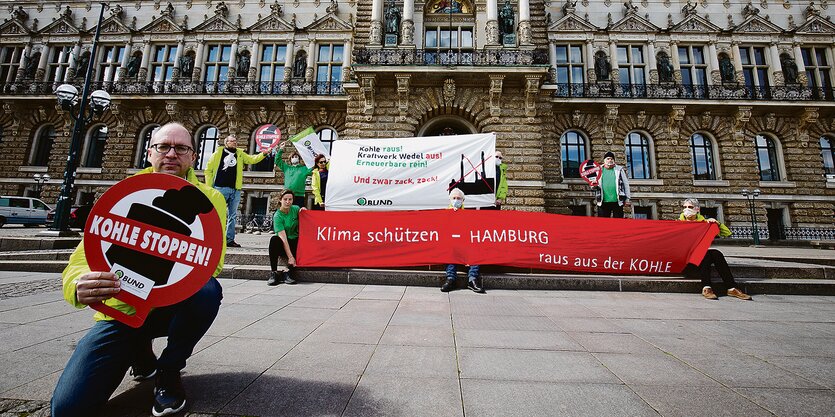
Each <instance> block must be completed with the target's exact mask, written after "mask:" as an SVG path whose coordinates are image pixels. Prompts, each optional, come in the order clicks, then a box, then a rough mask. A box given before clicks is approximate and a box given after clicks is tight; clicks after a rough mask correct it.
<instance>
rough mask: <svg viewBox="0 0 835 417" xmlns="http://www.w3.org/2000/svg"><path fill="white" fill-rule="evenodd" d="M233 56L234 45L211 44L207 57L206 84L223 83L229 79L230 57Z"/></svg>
mask: <svg viewBox="0 0 835 417" xmlns="http://www.w3.org/2000/svg"><path fill="white" fill-rule="evenodd" d="M231 56H232V45H231V44H230V45H209V52H208V54H207V58H206V76H205V78H204V79H203V81H205V82H206V84H211V83H218V84H223V83H225V82H226V81H227V80H228V79H229V58H230V57H231Z"/></svg>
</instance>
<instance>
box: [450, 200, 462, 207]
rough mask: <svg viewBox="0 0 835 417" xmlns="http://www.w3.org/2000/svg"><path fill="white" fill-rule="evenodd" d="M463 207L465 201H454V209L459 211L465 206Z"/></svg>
mask: <svg viewBox="0 0 835 417" xmlns="http://www.w3.org/2000/svg"><path fill="white" fill-rule="evenodd" d="M463 205H464V201H463V200H452V207H455V208H457V209H460V208H461V206H463Z"/></svg>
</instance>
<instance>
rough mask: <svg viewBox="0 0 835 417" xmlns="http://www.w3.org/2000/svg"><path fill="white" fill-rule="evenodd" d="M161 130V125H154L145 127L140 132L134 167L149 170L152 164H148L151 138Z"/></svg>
mask: <svg viewBox="0 0 835 417" xmlns="http://www.w3.org/2000/svg"><path fill="white" fill-rule="evenodd" d="M157 129H159V125H158V124H156V123H154V124H150V125H147V126H145V127H143V128H142V129H141V130H139V135H138V136H137V141H136V143H137V146H136V158H135V159H134V164H133V166H134V167H135V168H140V169H142V168H148V167H149V166H151V163H150V162H148V145H150V144H151V136H152V135H153V134H154V132H156V131H157Z"/></svg>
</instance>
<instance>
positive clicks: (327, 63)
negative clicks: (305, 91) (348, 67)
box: [316, 43, 345, 92]
mask: <svg viewBox="0 0 835 417" xmlns="http://www.w3.org/2000/svg"><path fill="white" fill-rule="evenodd" d="M344 52H345V46H344V45H341V44H332V43H330V44H320V45H319V50H318V54H317V55H316V86H317V87H316V89H317V90H318V91H325V92H331V91H333V92H338V91H339V89H338V88H334V87H336V86H339V85H341V83H342V62H343V61H344V59H345V57H344Z"/></svg>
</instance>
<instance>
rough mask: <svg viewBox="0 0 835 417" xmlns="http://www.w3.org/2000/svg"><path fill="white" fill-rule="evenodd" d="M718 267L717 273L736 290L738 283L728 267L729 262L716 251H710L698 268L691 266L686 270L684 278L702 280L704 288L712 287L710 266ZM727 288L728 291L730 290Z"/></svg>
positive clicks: (729, 286)
mask: <svg viewBox="0 0 835 417" xmlns="http://www.w3.org/2000/svg"><path fill="white" fill-rule="evenodd" d="M711 265H716V271H717V272H719V276H720V277H722V281H723V282H724V283H725V286H726V287H728V288H735V287H736V282H735V281H734V276H733V274H731V268H729V267H728V262H727V261H725V255H723V254H722V252H719V251H718V250H716V249H708V250H707V253H706V254H705V257H704V259H702V263H700V264H699V265H698V266H696V265H693V264H690V265H687V267H686V268H684V276H686V277H687V278H690V279H697V278H698V279H700V280H701V281H702V286H703V287H709V286H710V266H711ZM728 288H726V289H728Z"/></svg>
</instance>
